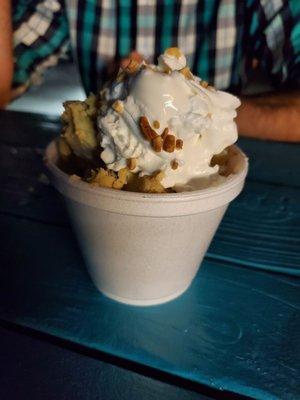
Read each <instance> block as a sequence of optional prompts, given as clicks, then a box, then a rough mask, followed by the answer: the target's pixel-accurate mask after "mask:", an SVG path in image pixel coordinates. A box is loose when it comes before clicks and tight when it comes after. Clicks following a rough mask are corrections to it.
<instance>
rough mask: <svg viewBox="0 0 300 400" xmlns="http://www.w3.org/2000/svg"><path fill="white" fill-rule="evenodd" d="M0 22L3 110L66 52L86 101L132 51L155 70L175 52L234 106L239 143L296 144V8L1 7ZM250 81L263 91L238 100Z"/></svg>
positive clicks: (287, 4)
mask: <svg viewBox="0 0 300 400" xmlns="http://www.w3.org/2000/svg"><path fill="white" fill-rule="evenodd" d="M1 20H2V32H1V36H0V105H1V106H2V107H3V106H4V105H5V104H7V103H8V102H9V101H10V100H12V99H13V98H14V97H16V96H18V95H20V94H22V93H23V92H25V91H26V89H27V88H28V87H30V85H32V84H33V83H34V82H35V81H36V80H37V79H38V78H39V76H40V75H41V74H42V73H43V71H44V70H45V69H46V68H48V67H49V66H52V65H55V64H56V63H57V62H58V61H59V59H61V58H62V57H64V56H65V55H66V53H67V52H68V50H69V49H70V48H71V49H72V53H73V56H74V58H75V59H76V62H77V65H78V68H79V72H80V75H81V78H82V82H83V85H84V88H85V90H86V92H87V93H89V92H91V91H92V92H96V91H97V90H98V89H99V87H100V86H101V83H102V82H103V81H104V80H105V79H106V78H107V77H108V75H109V73H110V72H111V71H112V70H113V69H114V68H113V66H116V65H118V64H119V63H120V61H121V59H122V58H124V57H126V56H127V55H128V54H129V53H130V52H131V51H133V50H136V52H138V53H140V54H143V56H144V57H145V58H146V59H147V60H148V61H154V60H155V59H156V58H157V56H158V55H159V54H160V53H162V52H163V51H164V49H165V48H167V47H172V46H178V47H180V48H181V50H182V51H183V53H184V54H186V56H187V60H188V63H189V65H190V66H191V68H192V71H193V73H194V74H196V75H199V76H200V77H201V78H202V79H204V80H207V81H208V82H209V83H210V84H213V85H214V86H215V87H217V88H218V89H223V90H228V91H230V92H232V93H235V94H237V95H239V96H241V99H242V106H241V107H240V108H239V110H238V117H237V124H238V129H239V132H240V134H243V135H246V136H252V137H256V138H264V139H274V140H287V141H299V140H300V112H299V107H300V97H299V91H298V90H299V81H300V79H299V76H300V51H299V50H300V1H299V0H290V1H285V0H269V1H263V0H245V1H234V0H215V1H214V0H202V1H201V0H200V1H196V0H190V1H187V0H185V1H184V0H182V1H167V0H158V1H154V0H149V1H147V2H145V1H141V0H135V1H133V0H128V1H117V2H114V1H109V0H103V1H102V2H100V1H97V0H90V1H83V0H76V1H71V0H66V1H65V2H63V1H62V0H28V1H24V0H14V1H12V2H10V1H9V0H4V2H3V3H2V7H1V9H0V21H1ZM12 42H13V46H12V45H11V43H12ZM12 47H13V49H12ZM134 56H136V53H135V54H134ZM123 63H124V61H123ZM258 71H259V73H260V74H263V76H264V79H268V81H269V84H270V86H271V89H272V91H271V92H269V91H268V92H266V93H263V94H260V95H257V96H245V95H244V91H245V88H246V86H247V84H248V83H249V81H251V79H252V77H253V75H254V74H256V75H257V72H258Z"/></svg>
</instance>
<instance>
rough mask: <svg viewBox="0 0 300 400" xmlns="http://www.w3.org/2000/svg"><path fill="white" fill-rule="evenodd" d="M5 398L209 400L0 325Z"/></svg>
mask: <svg viewBox="0 0 300 400" xmlns="http://www.w3.org/2000/svg"><path fill="white" fill-rule="evenodd" d="M0 359H1V365H0V371H1V373H0V398H1V399H5V400H41V399H43V400H53V399H59V400H70V399H71V400H83V399H84V400H87V399H88V400H140V399H143V400H209V399H210V397H207V396H204V395H202V394H199V393H195V392H192V391H189V390H185V389H182V388H178V387H176V386H172V385H170V384H166V383H163V382H160V381H157V380H154V379H151V378H148V377H146V376H142V375H139V374H137V373H134V372H131V371H127V370H125V369H123V368H118V367H116V366H114V365H110V364H107V363H104V362H101V361H99V360H96V359H94V358H91V357H87V356H84V355H82V354H77V353H75V352H72V351H70V350H66V349H63V348H61V347H58V346H55V345H53V344H51V343H47V342H45V341H41V340H38V339H36V338H32V337H28V336H25V335H23V334H19V333H16V332H12V331H9V330H6V329H3V328H0Z"/></svg>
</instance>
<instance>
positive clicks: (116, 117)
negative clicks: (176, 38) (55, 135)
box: [98, 49, 240, 188]
mask: <svg viewBox="0 0 300 400" xmlns="http://www.w3.org/2000/svg"><path fill="white" fill-rule="evenodd" d="M102 101H103V102H104V103H106V104H105V107H104V111H102V113H101V115H100V116H99V117H98V128H99V138H98V139H99V140H100V144H101V147H102V148H103V151H102V152H101V158H102V160H103V161H104V163H105V164H106V166H107V168H108V169H111V170H114V171H119V170H120V169H122V168H124V167H126V166H128V160H135V162H134V166H133V168H131V169H132V172H136V173H138V174H139V175H140V176H144V175H151V174H153V173H154V172H155V171H159V170H160V171H163V172H164V178H163V180H162V182H161V183H162V185H163V186H164V187H165V188H169V187H176V186H183V185H186V184H188V183H189V182H190V181H191V180H192V179H195V178H202V177H208V176H210V175H214V174H216V173H217V172H218V166H217V165H215V166H214V167H212V166H210V162H211V159H212V157H213V155H215V154H218V153H220V152H221V151H222V150H224V149H225V148H226V147H228V146H230V145H232V144H233V143H234V142H235V141H236V140H237V128H236V124H235V122H234V118H235V117H236V108H237V107H238V106H239V105H240V101H239V100H238V99H237V98H236V97H234V96H232V95H230V94H228V93H225V92H223V91H219V90H215V89H214V88H212V87H210V86H208V85H207V84H206V83H205V82H203V81H201V79H200V78H198V77H195V76H194V75H192V74H191V72H190V71H189V70H188V68H187V67H186V59H185V57H184V55H183V54H182V53H181V52H180V51H179V49H175V50H174V49H168V50H166V52H165V54H163V55H161V56H160V57H159V64H158V66H154V65H146V64H145V63H144V64H142V65H141V66H139V67H138V68H137V70H136V71H134V73H131V74H129V76H127V78H126V79H118V80H116V81H115V82H114V83H113V84H111V85H110V86H109V87H108V88H107V89H105V90H104V91H103V93H102ZM141 117H146V119H147V121H148V122H149V125H150V126H151V129H152V130H153V131H155V134H156V135H157V136H161V135H162V136H161V137H164V136H163V135H164V132H166V131H165V129H166V128H168V129H167V132H168V134H169V135H170V136H175V138H176V144H177V143H179V142H181V146H175V147H174V149H173V151H170V150H168V151H165V150H164V148H162V149H161V150H160V151H158V149H157V148H155V147H154V146H153V141H151V140H150V139H149V140H147V138H145V136H144V135H143V134H142V132H141ZM178 140H179V142H178ZM157 141H158V142H159V141H160V143H162V140H161V139H160V138H158V139H157ZM171 150H172V149H171Z"/></svg>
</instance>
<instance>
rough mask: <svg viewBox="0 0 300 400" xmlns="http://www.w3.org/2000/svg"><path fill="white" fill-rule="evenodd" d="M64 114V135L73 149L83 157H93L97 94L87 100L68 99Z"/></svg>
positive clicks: (95, 144)
mask: <svg viewBox="0 0 300 400" xmlns="http://www.w3.org/2000/svg"><path fill="white" fill-rule="evenodd" d="M64 108H65V111H64V113H63V114H62V122H63V131H62V137H63V138H64V139H65V141H66V142H67V144H68V145H69V146H70V148H71V149H72V151H73V152H74V153H75V154H76V155H77V156H78V157H81V158H86V159H91V158H92V156H93V151H94V150H95V148H96V146H97V141H96V128H95V126H96V117H97V112H96V96H94V95H90V96H89V97H88V98H87V99H86V100H85V101H66V102H65V103H64Z"/></svg>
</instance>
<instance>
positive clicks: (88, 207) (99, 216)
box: [45, 141, 248, 306]
mask: <svg viewBox="0 0 300 400" xmlns="http://www.w3.org/2000/svg"><path fill="white" fill-rule="evenodd" d="M236 149H237V151H238V152H239V153H240V155H241V156H242V160H243V162H242V165H241V167H240V168H239V171H238V172H237V173H236V174H234V175H231V176H230V177H228V179H227V180H226V181H225V183H222V184H220V185H218V186H215V187H210V188H208V189H202V190H195V191H192V192H182V193H167V194H146V193H135V192H126V191H120V190H115V189H107V188H100V187H92V186H91V185H89V184H88V183H85V182H83V181H80V180H74V179H70V176H69V175H67V174H66V173H64V172H63V171H61V170H60V169H59V168H58V167H57V166H56V161H57V158H58V154H57V147H56V144H55V142H54V141H53V142H51V143H50V144H49V145H48V147H47V149H46V155H45V162H46V165H47V167H48V168H49V170H50V171H51V173H52V178H53V179H52V180H53V184H54V186H55V187H56V189H57V190H58V191H59V192H60V193H61V194H62V195H63V196H64V197H65V200H66V204H67V208H68V210H69V213H70V216H71V221H72V223H73V227H74V230H75V232H76V234H77V237H78V240H79V244H80V246H81V250H82V252H83V255H84V258H85V260H86V264H87V268H88V271H89V273H90V276H91V278H92V280H93V282H94V284H95V285H96V287H97V288H98V289H99V290H100V291H101V292H102V293H103V294H105V295H106V296H108V297H110V298H112V299H114V300H117V301H120V302H123V303H127V304H134V305H140V306H147V305H154V304H160V303H164V302H166V301H169V300H172V299H174V298H176V297H178V296H179V295H180V294H182V293H183V292H184V291H185V290H186V289H187V288H188V287H189V285H190V284H191V282H192V280H193V278H194V277H195V275H196V273H197V271H198V269H199V267H200V264H201V261H202V259H203V257H204V255H205V252H206V250H207V248H208V246H209V244H210V243H211V240H212V238H213V236H214V233H215V232H216V230H217V228H218V226H219V223H220V222H221V219H222V217H223V215H224V213H225V211H226V209H227V207H228V204H229V203H230V202H231V201H232V200H233V199H234V198H235V197H236V196H237V195H238V194H239V193H240V192H241V190H242V188H243V185H244V181H245V177H246V174H247V169H248V162H247V158H246V156H245V155H244V154H243V153H242V152H241V151H240V150H239V149H238V148H236Z"/></svg>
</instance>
